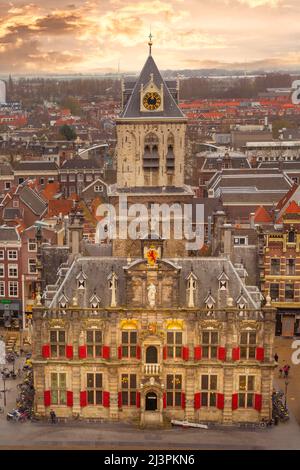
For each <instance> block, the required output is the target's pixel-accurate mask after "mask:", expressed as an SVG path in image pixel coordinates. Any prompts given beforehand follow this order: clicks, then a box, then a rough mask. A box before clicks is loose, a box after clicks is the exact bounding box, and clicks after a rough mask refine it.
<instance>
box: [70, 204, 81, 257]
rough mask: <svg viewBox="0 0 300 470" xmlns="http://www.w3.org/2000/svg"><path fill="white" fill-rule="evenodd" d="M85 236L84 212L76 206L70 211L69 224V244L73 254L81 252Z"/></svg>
mask: <svg viewBox="0 0 300 470" xmlns="http://www.w3.org/2000/svg"><path fill="white" fill-rule="evenodd" d="M82 238H83V214H82V211H81V210H80V209H79V208H78V207H75V208H74V209H73V210H72V212H71V213H70V224H69V246H70V249H71V255H73V256H76V255H78V254H80V243H81V241H82Z"/></svg>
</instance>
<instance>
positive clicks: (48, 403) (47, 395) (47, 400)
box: [44, 390, 51, 406]
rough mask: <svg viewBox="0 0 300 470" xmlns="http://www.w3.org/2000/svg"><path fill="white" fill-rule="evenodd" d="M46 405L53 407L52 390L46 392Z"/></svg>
mask: <svg viewBox="0 0 300 470" xmlns="http://www.w3.org/2000/svg"><path fill="white" fill-rule="evenodd" d="M44 405H45V406H50V405H51V392H50V390H45V391H44Z"/></svg>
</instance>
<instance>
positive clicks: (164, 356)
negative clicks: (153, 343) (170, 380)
mask: <svg viewBox="0 0 300 470" xmlns="http://www.w3.org/2000/svg"><path fill="white" fill-rule="evenodd" d="M167 356H168V354H167V346H164V348H163V358H164V359H167Z"/></svg>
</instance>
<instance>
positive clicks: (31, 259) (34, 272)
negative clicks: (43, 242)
mask: <svg viewBox="0 0 300 470" xmlns="http://www.w3.org/2000/svg"><path fill="white" fill-rule="evenodd" d="M30 261H34V265H35V271H31V269H30V266H32V264H33V263H30ZM28 273H29V274H36V273H37V269H36V258H29V259H28Z"/></svg>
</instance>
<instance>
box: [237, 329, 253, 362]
mask: <svg viewBox="0 0 300 470" xmlns="http://www.w3.org/2000/svg"><path fill="white" fill-rule="evenodd" d="M255 349H256V331H243V332H242V333H241V337H240V354H241V359H255Z"/></svg>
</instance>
